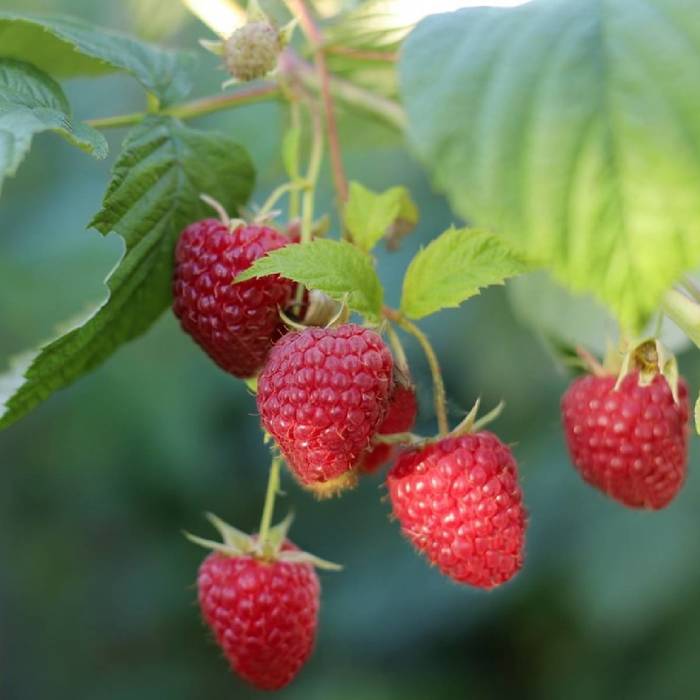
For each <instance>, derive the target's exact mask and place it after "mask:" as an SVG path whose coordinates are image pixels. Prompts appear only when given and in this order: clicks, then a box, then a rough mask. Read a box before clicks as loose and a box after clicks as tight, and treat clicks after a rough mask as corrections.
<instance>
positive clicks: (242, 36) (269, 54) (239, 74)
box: [224, 20, 282, 82]
mask: <svg viewBox="0 0 700 700" xmlns="http://www.w3.org/2000/svg"><path fill="white" fill-rule="evenodd" d="M281 50H282V41H281V39H280V33H279V31H278V30H277V29H275V27H273V26H272V25H271V24H270V23H269V22H267V21H265V20H260V21H254V22H248V23H247V24H244V25H243V26H242V27H239V28H238V29H236V31H235V32H233V34H231V36H230V37H229V38H228V39H226V41H225V43H224V61H225V62H226V67H227V68H228V70H229V72H230V73H231V75H233V77H234V78H236V79H237V80H240V81H242V82H248V81H249V80H255V79H256V78H262V77H263V76H265V75H267V74H268V73H269V72H270V71H272V70H274V69H275V67H276V66H277V58H278V57H279V54H280V51H281Z"/></svg>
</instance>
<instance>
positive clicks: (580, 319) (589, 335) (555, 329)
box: [507, 270, 690, 357]
mask: <svg viewBox="0 0 700 700" xmlns="http://www.w3.org/2000/svg"><path fill="white" fill-rule="evenodd" d="M507 293H508V298H509V300H510V304H511V307H512V308H513V311H514V312H515V314H516V316H517V317H518V318H519V320H520V321H522V322H523V323H525V324H526V325H528V326H530V327H531V328H532V329H533V330H534V331H535V332H537V333H539V334H541V335H542V337H543V339H544V340H545V341H547V344H548V345H550V347H551V346H552V345H553V346H554V347H553V348H552V349H553V350H554V351H555V353H556V354H557V355H559V354H560V353H559V350H565V349H573V348H576V346H579V345H580V346H582V347H584V348H586V349H588V350H590V351H591V352H593V353H596V354H598V355H599V356H601V357H602V356H603V355H604V354H605V352H606V351H607V349H608V345H609V344H610V343H616V342H617V340H618V337H619V328H618V325H617V322H616V321H615V319H614V318H613V317H612V315H611V314H610V313H609V312H608V311H607V310H606V309H605V307H604V306H603V305H602V304H600V303H598V302H597V301H596V300H595V299H594V298H593V297H591V296H589V295H578V294H572V293H571V292H569V291H568V290H566V289H564V288H563V287H562V286H561V285H559V284H557V283H556V282H555V281H554V280H553V279H552V278H551V276H550V275H549V274H548V273H547V272H545V271H543V270H538V271H536V272H532V273H530V274H527V275H522V276H521V277H518V278H517V279H514V280H512V281H511V282H510V284H508V288H507ZM669 316H670V317H671V318H672V319H673V315H672V314H669ZM655 326H656V321H655V320H652V322H651V323H650V324H649V325H648V326H647V328H646V329H645V331H644V332H643V333H642V336H644V335H650V336H653V335H655V330H656V329H655ZM660 337H661V340H662V342H663V343H664V345H665V346H666V347H668V348H670V349H671V350H673V351H674V352H682V351H683V350H685V349H687V348H688V347H689V345H690V343H689V341H688V338H687V336H686V335H685V333H684V332H683V331H681V330H680V329H679V328H678V326H677V325H676V324H675V323H669V322H667V323H664V324H663V326H662V328H661V336H660Z"/></svg>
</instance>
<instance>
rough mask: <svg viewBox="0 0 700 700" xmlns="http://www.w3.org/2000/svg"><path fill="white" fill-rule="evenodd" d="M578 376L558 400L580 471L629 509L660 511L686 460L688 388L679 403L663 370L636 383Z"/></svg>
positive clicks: (634, 378) (635, 377) (681, 389)
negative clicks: (647, 380)
mask: <svg viewBox="0 0 700 700" xmlns="http://www.w3.org/2000/svg"><path fill="white" fill-rule="evenodd" d="M616 381H617V379H616V377H614V376H612V375H609V376H603V377H596V376H593V375H587V376H585V377H581V378H579V379H577V380H575V381H574V382H573V383H572V384H571V386H570V387H569V389H568V390H567V392H566V393H565V394H564V396H563V398H562V402H561V408H562V417H563V421H564V429H565V432H566V442H567V444H568V446H569V452H570V454H571V461H572V462H573V463H574V465H575V467H576V469H578V471H579V472H580V473H581V476H582V477H583V478H584V479H585V480H586V481H587V482H588V483H590V484H592V485H593V486H595V487H597V488H599V489H600V490H601V491H603V493H606V494H608V496H610V497H612V498H614V499H615V500H617V501H619V502H620V503H623V504H624V505H626V506H629V507H631V508H651V509H654V510H656V509H659V508H663V507H664V506H667V505H668V504H669V503H670V502H671V501H672V500H673V498H674V497H675V495H676V494H677V493H678V492H679V491H680V489H681V486H683V482H684V480H685V473H686V464H687V460H688V415H689V407H688V387H687V385H686V383H685V381H683V379H681V380H680V381H679V383H678V402H675V401H674V399H673V395H672V393H671V389H670V387H669V385H668V383H667V381H666V379H665V378H664V377H663V376H661V375H660V374H659V375H656V377H654V380H653V381H652V382H651V384H649V385H648V386H639V374H638V372H636V371H635V372H633V373H631V374H628V375H627V376H626V377H625V378H624V379H623V380H622V383H621V384H620V386H619V388H618V389H617V390H615V383H616Z"/></svg>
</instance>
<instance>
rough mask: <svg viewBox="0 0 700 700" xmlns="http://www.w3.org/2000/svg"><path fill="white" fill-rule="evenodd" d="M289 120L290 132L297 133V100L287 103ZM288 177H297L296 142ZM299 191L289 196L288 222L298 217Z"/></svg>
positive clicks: (298, 118)
mask: <svg viewBox="0 0 700 700" xmlns="http://www.w3.org/2000/svg"><path fill="white" fill-rule="evenodd" d="M289 120H290V126H291V128H292V130H295V131H299V130H300V129H301V109H300V108H299V100H298V99H295V98H292V99H291V100H290V102H289ZM289 165H290V175H291V177H292V179H296V178H298V177H299V172H300V168H299V141H298V140H297V143H296V147H295V148H294V150H293V151H292V153H291V158H290V164H289ZM299 199H300V192H299V190H293V191H292V192H291V193H290V194H289V220H290V221H294V220H295V219H296V218H297V217H298V216H299Z"/></svg>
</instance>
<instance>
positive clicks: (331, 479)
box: [173, 220, 689, 690]
mask: <svg viewBox="0 0 700 700" xmlns="http://www.w3.org/2000/svg"><path fill="white" fill-rule="evenodd" d="M289 244H291V245H297V244H298V236H295V238H294V239H293V240H290V238H289V237H288V236H285V235H283V234H282V233H280V232H279V231H277V230H275V229H274V228H271V227H269V226H263V225H259V224H241V225H238V226H236V227H234V228H233V230H230V227H228V226H226V225H225V224H222V223H220V222H218V221H214V220H205V221H201V222H198V223H195V224H192V225H191V226H189V227H188V228H187V229H185V231H184V232H183V233H182V236H181V238H180V240H179V242H178V245H177V250H176V259H175V275H174V282H173V290H174V311H175V314H176V315H177V317H178V318H179V319H180V323H181V324H182V327H183V329H184V330H185V331H186V332H187V333H189V334H190V335H191V336H192V337H193V338H194V340H195V341H196V342H197V343H199V345H200V346H201V347H202V348H203V349H204V350H205V351H206V352H207V353H208V354H209V355H210V356H211V357H212V359H213V360H214V361H215V362H216V363H217V364H218V365H219V366H220V367H222V368H223V369H224V370H226V371H227V372H229V373H230V374H233V375H234V376H237V377H252V376H257V407H258V412H259V415H260V420H261V423H262V426H263V428H264V429H265V431H266V432H267V433H268V434H269V436H270V437H271V438H272V440H273V441H274V446H275V451H276V453H277V452H278V453H279V455H281V457H282V458H283V459H284V461H285V462H286V464H287V466H288V468H289V470H290V471H291V473H292V474H293V475H294V477H295V479H296V480H297V482H298V483H299V484H300V485H301V486H302V487H303V488H305V489H308V490H310V491H312V492H313V493H314V494H315V495H316V496H318V497H327V496H331V495H335V494H338V493H340V492H342V491H344V490H346V489H348V488H350V487H352V486H354V485H355V483H356V482H357V479H358V475H362V474H373V473H376V472H377V471H378V470H379V469H380V468H381V467H382V466H384V465H385V464H387V463H391V462H393V465H392V466H391V467H390V468H389V470H388V474H387V477H386V486H387V490H388V495H389V501H390V503H391V509H392V514H393V517H394V518H395V519H396V520H397V521H398V523H399V525H400V527H401V531H402V532H403V534H404V535H405V537H406V539H408V541H409V542H410V543H411V544H412V545H413V546H414V547H415V549H416V550H418V552H420V553H421V554H423V555H424V556H425V558H426V559H427V560H428V561H429V562H430V563H431V564H433V565H434V566H435V567H436V568H437V569H438V570H439V571H440V572H441V573H442V574H444V575H445V576H447V577H449V578H450V579H452V580H453V581H455V582H457V583H460V584H467V585H470V586H474V587H476V588H480V589H484V590H488V589H492V588H494V587H496V586H500V585H502V584H504V583H506V582H508V581H510V580H511V579H512V578H513V577H514V576H515V575H516V574H517V573H518V572H519V571H520V569H521V568H522V566H523V560H524V549H525V537H526V530H527V520H528V515H527V511H526V508H525V505H524V503H523V494H522V491H521V488H520V484H519V477H518V466H517V463H516V461H515V458H514V456H513V453H512V451H511V449H510V447H509V446H508V445H506V444H504V443H503V442H502V441H501V440H500V439H499V438H498V437H497V436H496V435H494V434H493V433H491V432H486V431H485V430H483V424H484V422H485V421H486V420H487V419H489V418H492V416H487V417H486V418H484V419H482V420H480V421H476V416H475V415H472V413H470V414H469V415H468V416H467V417H466V418H465V419H464V421H463V422H462V424H460V426H458V427H457V428H455V429H454V430H453V431H452V432H449V429H448V428H445V426H444V424H445V423H446V422H447V421H446V417H445V416H444V415H443V420H442V421H440V420H438V423H439V425H440V428H441V433H440V435H439V436H437V437H435V438H419V437H418V436H415V435H413V434H412V433H411V432H410V431H411V430H412V429H413V425H414V423H415V420H416V415H417V412H418V403H417V400H416V391H415V388H414V386H413V384H412V383H411V381H410V379H409V377H408V374H407V369H406V367H405V365H406V361H405V357H404V353H403V350H402V349H401V348H400V347H399V348H398V352H399V355H398V358H399V360H398V362H397V361H395V360H394V356H393V354H392V351H391V350H390V349H389V347H388V346H387V344H386V343H385V342H384V340H383V338H382V335H381V334H380V332H379V331H380V330H381V328H380V329H372V328H367V327H364V326H361V325H358V324H355V323H347V322H342V321H339V320H337V319H335V320H334V322H333V323H331V324H330V325H329V326H326V327H320V326H319V327H315V326H311V325H304V324H298V323H296V322H295V323H293V324H292V325H294V326H295V329H294V330H288V328H287V326H286V325H285V324H284V323H283V322H282V320H281V319H282V318H283V314H281V313H280V312H283V311H285V310H289V309H290V307H292V306H294V307H296V308H298V307H305V308H306V311H309V310H310V309H311V307H312V306H313V305H314V303H312V302H311V301H308V300H313V299H316V298H317V297H316V296H315V295H317V294H318V292H317V291H314V290H303V289H297V287H296V286H295V284H294V283H292V282H291V281H290V280H287V279H284V278H281V277H279V276H277V275H271V276H265V277H259V278H253V279H250V280H248V281H245V282H242V283H237V284H234V283H233V281H234V279H235V277H236V276H237V275H238V274H239V273H240V272H242V271H243V270H245V269H247V268H248V267H250V265H251V264H252V263H253V261H254V260H256V259H258V258H259V257H261V256H263V255H265V254H266V253H268V252H269V251H272V250H275V249H276V248H280V247H281V246H285V245H289ZM307 301H308V304H307V303H306V302H307ZM284 317H285V319H286V320H288V319H287V317H286V316H284ZM388 319H389V320H390V321H391V320H392V318H391V316H390V315H389V316H388ZM404 320H405V319H404ZM321 322H324V321H321V320H320V319H319V318H318V317H317V315H316V314H312V313H308V314H307V315H306V324H311V323H321ZM300 325H301V327H299V326H300ZM418 333H420V331H418ZM392 343H394V349H395V350H396V348H397V346H396V338H395V337H392ZM399 346H400V342H399ZM639 347H640V348H642V349H643V350H644V352H642V350H639V348H638V349H637V354H638V355H639V357H642V359H643V360H644V362H646V361H647V359H648V356H653V357H656V355H654V354H653V353H651V355H648V352H649V351H650V348H649V346H648V343H647V345H646V346H644V345H641V346H639ZM645 353H646V354H645ZM631 356H632V355H631ZM635 357H636V356H635ZM644 358H647V359H644ZM638 359H639V358H638ZM657 359H658V358H657ZM665 367H666V366H665ZM666 369H668V367H666ZM602 370H603V368H602V367H600V366H598V367H597V368H596V371H595V373H594V374H591V375H587V376H585V377H582V378H580V379H577V380H576V381H574V382H573V383H572V385H571V386H570V388H569V389H568V391H567V392H566V393H565V394H564V396H563V398H562V403H561V409H562V418H563V423H564V431H565V435H566V440H567V443H568V447H569V451H570V454H571V459H572V462H573V463H574V465H575V467H576V469H577V470H578V471H579V472H580V473H581V475H582V477H583V479H584V480H585V481H587V482H589V483H590V484H592V485H594V486H595V487H597V488H598V489H600V490H601V491H603V492H604V493H605V494H607V495H609V496H610V497H612V498H613V499H615V500H617V501H619V502H621V503H623V504H624V505H626V506H630V507H633V508H649V509H659V508H663V507H665V506H667V505H668V504H669V503H670V502H671V501H672V500H673V498H675V496H676V495H677V494H678V492H679V491H680V489H681V487H682V485H683V482H684V480H685V475H686V465H687V452H688V418H689V405H688V389H687V385H686V383H685V382H684V381H683V380H682V379H678V380H677V381H676V379H675V374H674V372H670V378H669V377H667V376H666V375H665V374H662V373H661V370H659V371H658V372H656V373H654V372H653V371H652V372H651V373H650V371H649V368H648V367H646V368H645V370H644V373H643V374H642V373H641V371H640V370H639V369H636V368H634V366H633V369H632V370H628V371H627V372H626V373H625V372H622V371H617V372H607V373H606V372H604V371H602ZM665 371H666V370H665ZM440 381H441V380H440ZM436 396H440V392H439V391H436ZM473 413H474V414H476V408H475V410H474V411H473ZM276 460H277V458H276ZM270 484H271V486H270V488H269V489H268V493H272V494H273V497H274V493H275V490H276V487H277V484H276V482H275V481H273V480H272V478H271V480H270ZM264 519H265V516H263V520H264ZM214 522H215V525H217V527H218V528H219V529H220V532H221V533H222V535H223V537H224V544H223V545H219V544H217V543H212V542H210V541H206V540H200V539H199V538H194V539H195V541H197V542H198V543H199V544H203V545H204V546H206V547H209V548H212V549H214V550H215V551H214V552H213V553H211V554H209V556H208V557H207V558H206V559H205V560H204V562H203V564H202V565H201V568H200V573H199V579H198V590H199V601H200V606H201V609H202V615H203V617H204V619H205V621H206V622H207V624H208V625H209V627H210V628H211V629H212V631H213V633H214V636H215V638H216V640H217V642H218V643H219V645H220V646H221V648H222V649H223V651H224V654H225V655H226V657H227V659H228V660H229V661H230V663H231V666H232V667H233V669H234V670H235V671H236V673H238V675H240V676H241V677H242V678H244V679H245V680H247V681H248V682H250V683H251V684H252V685H254V686H256V687H257V688H261V689H266V690H274V689H278V688H281V687H283V686H285V685H286V684H287V683H289V682H290V681H291V680H292V679H293V678H294V677H295V676H296V674H297V673H298V672H299V670H300V669H301V667H302V666H303V665H304V663H305V662H306V660H307V659H308V658H309V656H310V654H311V652H312V649H313V645H314V639H315V635H316V627H317V618H318V609H319V596H320V586H319V581H318V577H317V575H316V572H315V570H314V566H326V565H329V564H328V562H323V561H322V560H319V559H318V558H316V557H314V556H313V555H309V554H308V553H305V552H301V551H299V550H298V549H297V548H296V547H295V546H294V545H292V544H291V543H290V542H289V540H287V539H286V530H284V531H281V530H277V531H276V534H274V535H273V534H271V533H272V531H271V530H270V529H269V528H267V526H265V527H263V526H261V532H260V535H259V536H255V537H248V536H246V535H243V534H242V533H239V532H238V531H235V530H234V529H233V528H231V527H230V526H227V525H225V524H223V525H222V523H221V522H220V521H218V520H216V519H215V520H214ZM268 524H269V523H268ZM329 566H330V565H329Z"/></svg>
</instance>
